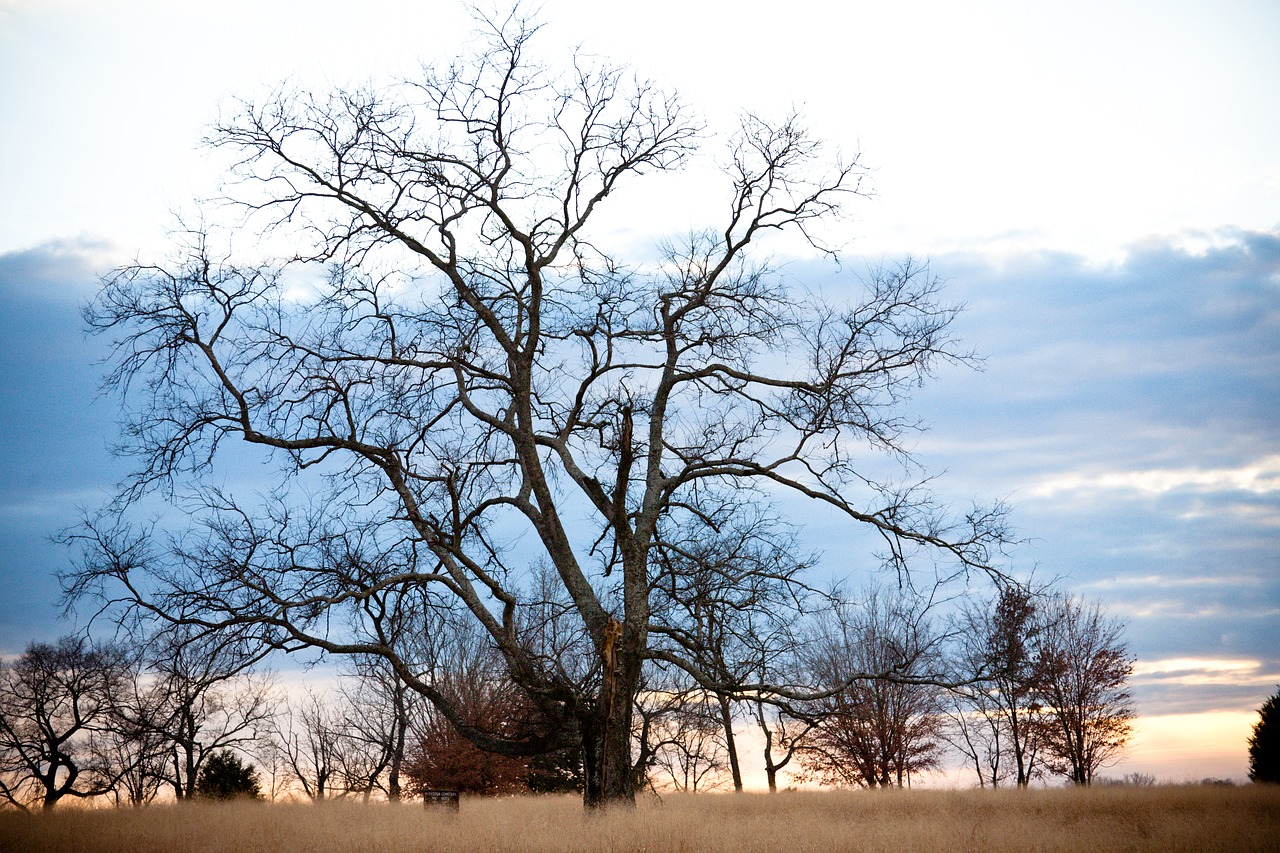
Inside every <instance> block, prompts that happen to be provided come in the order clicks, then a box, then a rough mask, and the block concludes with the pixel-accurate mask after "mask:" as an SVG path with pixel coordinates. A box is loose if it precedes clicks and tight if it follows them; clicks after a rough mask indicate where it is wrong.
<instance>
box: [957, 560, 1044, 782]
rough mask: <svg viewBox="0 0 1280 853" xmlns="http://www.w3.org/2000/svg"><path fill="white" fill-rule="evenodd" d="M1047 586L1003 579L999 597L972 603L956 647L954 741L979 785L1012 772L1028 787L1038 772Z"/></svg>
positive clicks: (1041, 735)
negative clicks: (1042, 615)
mask: <svg viewBox="0 0 1280 853" xmlns="http://www.w3.org/2000/svg"><path fill="white" fill-rule="evenodd" d="M1044 595H1045V593H1044V591H1043V590H1041V591H1036V590H1033V589H1031V588H1030V587H1028V586H1025V585H1017V584H1013V583H1004V584H1001V586H1000V588H999V592H998V593H997V595H996V597H995V598H993V599H990V600H987V601H982V602H978V603H973V604H970V605H969V606H967V607H966V608H965V609H964V610H963V612H962V613H961V616H960V624H959V627H958V630H957V632H956V635H957V637H958V643H957V644H956V646H957V647H956V650H955V653H954V661H953V666H954V667H955V669H956V673H955V676H954V677H955V680H956V681H957V682H964V683H966V686H964V687H963V688H960V689H958V690H957V691H954V692H953V694H952V697H951V702H952V705H953V708H954V713H953V714H952V721H953V724H954V726H953V730H952V732H953V736H952V737H951V741H952V743H953V744H955V745H956V746H957V748H959V749H960V751H961V752H962V753H964V754H965V755H966V756H967V758H968V760H969V761H970V762H972V764H973V767H974V771H975V772H976V774H977V778H978V782H979V784H980V785H982V786H984V787H985V786H986V785H990V786H991V787H997V786H999V785H1000V783H1001V782H1002V781H1004V780H1005V779H1006V778H1007V777H1010V776H1012V778H1013V780H1014V782H1015V784H1016V785H1017V786H1018V787H1026V786H1027V785H1028V784H1030V782H1031V780H1032V779H1034V778H1035V777H1036V776H1037V774H1038V773H1039V772H1040V761H1041V759H1042V758H1043V755H1042V752H1041V746H1042V744H1043V741H1044V731H1045V721H1044V714H1043V711H1044V706H1043V704H1042V700H1041V697H1040V694H1039V692H1038V691H1037V683H1038V681H1039V678H1040V673H1039V666H1040V661H1039V659H1038V656H1037V653H1036V648H1037V641H1038V635H1039V632H1040V631H1041V630H1042V628H1043V625H1044V624H1045V623H1044V620H1043V619H1041V618H1040V614H1039V613H1038V608H1039V607H1040V606H1041V603H1042V602H1043V601H1044V600H1045V599H1044Z"/></svg>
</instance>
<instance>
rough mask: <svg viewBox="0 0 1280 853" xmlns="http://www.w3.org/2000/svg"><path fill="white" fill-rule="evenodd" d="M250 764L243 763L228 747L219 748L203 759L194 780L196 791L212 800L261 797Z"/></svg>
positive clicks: (256, 778)
mask: <svg viewBox="0 0 1280 853" xmlns="http://www.w3.org/2000/svg"><path fill="white" fill-rule="evenodd" d="M253 770H254V768H253V765H252V764H245V763H243V762H242V761H241V760H240V757H239V756H238V755H236V754H235V753H234V752H232V751H231V750H229V749H224V750H220V751H219V752H215V753H214V754H213V755H211V756H209V758H208V759H207V760H206V761H205V763H204V767H202V768H200V777H199V779H198V780H197V781H196V792H197V793H198V794H200V796H202V797H209V798H210V799H214V800H233V799H237V798H241V797H243V798H246V799H250V800H260V799H262V794H261V793H260V792H259V791H258V776H257V774H256V773H254V772H253Z"/></svg>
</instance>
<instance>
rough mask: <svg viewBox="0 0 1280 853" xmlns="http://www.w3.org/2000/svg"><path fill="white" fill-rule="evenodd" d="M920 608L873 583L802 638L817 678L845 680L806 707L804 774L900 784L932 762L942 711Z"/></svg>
mask: <svg viewBox="0 0 1280 853" xmlns="http://www.w3.org/2000/svg"><path fill="white" fill-rule="evenodd" d="M928 612H929V603H928V602H926V601H921V600H918V599H916V598H915V597H914V596H912V595H911V594H910V593H908V592H906V591H903V592H901V593H897V594H894V593H889V592H886V591H884V590H883V589H880V588H877V587H874V586H873V587H870V588H869V589H868V591H867V592H866V594H865V601H864V602H863V603H862V606H861V607H860V608H859V609H857V610H852V609H849V608H845V607H839V608H837V610H836V611H835V614H834V616H833V618H831V619H830V620H829V621H828V622H827V623H826V624H824V625H823V627H822V628H821V629H820V632H819V633H818V635H817V636H815V637H814V638H813V640H812V641H811V642H810V644H809V647H808V649H807V654H808V656H809V658H810V660H809V666H810V667H811V669H812V671H813V672H814V674H815V677H816V678H817V679H818V681H819V683H820V684H824V685H831V686H832V687H833V688H840V686H841V685H845V686H844V687H843V688H841V689H838V690H837V691H836V692H834V693H833V695H831V696H829V697H827V698H825V699H821V700H819V701H817V702H813V703H811V704H810V705H809V706H808V707H807V708H806V710H807V712H808V715H810V716H812V717H813V718H815V719H817V720H818V721H819V723H818V725H817V727H816V728H814V730H813V731H812V732H810V733H809V735H808V738H807V741H806V743H805V745H804V746H803V747H802V748H801V755H802V761H803V762H804V766H805V773H804V775H805V776H806V777H807V778H810V779H816V780H818V781H820V782H822V783H824V784H834V785H857V786H863V787H868V788H876V787H884V788H888V787H894V786H897V787H904V786H906V785H909V784H910V777H911V774H912V773H914V772H917V771H920V770H928V769H930V768H933V767H936V766H937V764H938V760H939V758H940V757H941V752H942V728H943V720H944V718H943V715H942V706H941V699H940V695H939V688H938V687H936V686H935V684H936V683H937V681H938V680H939V678H938V676H937V675H936V674H935V673H932V672H931V668H932V667H933V665H934V663H935V662H934V661H932V660H931V657H932V653H933V650H934V647H935V644H936V642H937V641H936V638H935V637H934V636H933V632H932V629H931V627H930V625H929V622H928Z"/></svg>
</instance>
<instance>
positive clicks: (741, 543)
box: [651, 502, 815, 791]
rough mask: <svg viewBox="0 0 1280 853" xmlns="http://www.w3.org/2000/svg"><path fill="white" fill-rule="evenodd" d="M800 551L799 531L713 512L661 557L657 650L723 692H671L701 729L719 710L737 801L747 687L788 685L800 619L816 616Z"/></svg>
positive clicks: (727, 509)
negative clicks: (740, 714) (688, 664)
mask: <svg viewBox="0 0 1280 853" xmlns="http://www.w3.org/2000/svg"><path fill="white" fill-rule="evenodd" d="M798 551H799V547H798V544H797V539H796V536H795V534H794V531H792V530H790V529H789V528H787V527H786V526H784V525H783V524H782V523H781V522H780V520H779V519H777V518H776V517H774V516H772V515H770V514H767V513H762V512H761V511H760V507H759V506H758V505H757V504H755V503H751V502H747V503H735V502H726V503H724V504H722V505H721V506H719V507H716V508H714V509H713V510H712V509H710V508H708V510H707V511H706V512H705V513H704V515H703V516H702V517H701V518H700V519H699V521H698V523H697V524H696V525H690V526H689V528H688V529H687V530H684V531H672V533H670V534H668V536H667V537H666V538H665V539H664V540H663V541H661V542H660V543H659V544H658V546H657V547H656V548H655V549H654V556H653V558H652V565H653V573H654V580H653V583H652V590H653V592H652V596H651V602H652V603H651V606H652V609H653V613H654V615H655V617H656V618H655V619H654V622H655V625H660V626H661V627H655V628H654V631H653V633H654V635H655V636H654V637H653V640H652V642H653V645H654V647H655V649H664V648H669V649H672V650H673V651H674V653H675V654H678V655H680V656H682V657H685V658H687V659H690V660H692V661H695V662H696V663H697V665H698V668H699V669H700V670H701V671H702V672H705V673H709V674H712V675H713V676H714V678H715V681H716V683H717V684H718V685H719V686H718V687H717V688H715V689H712V690H710V691H707V690H705V689H704V688H701V687H700V685H699V684H698V683H697V682H693V683H692V684H690V685H689V686H688V687H687V688H685V689H684V690H676V691H668V692H669V693H671V694H672V695H679V696H685V697H687V698H686V701H684V702H682V703H680V704H681V706H682V707H683V706H687V705H689V703H690V701H693V703H694V704H695V705H699V707H696V708H693V709H692V711H690V710H687V709H686V710H685V711H683V712H682V713H684V715H685V716H687V717H689V718H690V719H691V720H697V721H699V725H700V724H701V723H700V721H701V720H702V718H703V717H705V715H706V709H705V708H702V707H700V705H702V704H705V703H706V702H707V701H711V702H712V703H713V705H714V709H715V712H716V715H717V718H718V719H719V721H720V726H721V729H722V735H721V738H720V745H721V746H722V748H723V751H724V753H725V759H727V762H728V766H729V773H730V778H731V779H732V782H733V788H734V790H735V791H741V790H742V789H743V779H742V769H741V764H740V761H739V756H738V746H737V739H736V737H735V735H734V722H735V720H736V719H737V716H736V714H735V700H737V699H740V698H742V691H741V685H744V684H749V683H756V684H761V683H779V682H778V680H777V679H776V678H775V676H776V675H778V674H779V672H780V669H781V662H782V661H783V660H786V659H788V658H791V657H793V656H794V652H795V646H796V644H797V642H798V640H797V635H796V633H795V631H794V629H795V627H796V624H795V623H796V620H797V617H798V616H800V615H801V614H804V613H806V612H808V611H809V610H811V609H812V607H811V606H810V599H812V598H814V597H815V595H814V594H813V592H812V591H811V590H810V589H809V588H808V587H807V585H806V584H805V582H804V573H805V571H806V570H807V568H808V561H806V560H800V559H797V556H796V554H797V552H798ZM682 673H683V671H682ZM684 674H685V675H686V677H687V673H684ZM792 683H794V682H792ZM758 698H759V697H758V696H757V700H758ZM757 704H758V702H757ZM685 728H687V729H689V731H693V730H695V729H696V727H693V728H690V727H688V726H686V727H685ZM702 740H703V741H704V742H705V743H708V744H709V743H710V741H709V740H706V739H705V738H703V739H702Z"/></svg>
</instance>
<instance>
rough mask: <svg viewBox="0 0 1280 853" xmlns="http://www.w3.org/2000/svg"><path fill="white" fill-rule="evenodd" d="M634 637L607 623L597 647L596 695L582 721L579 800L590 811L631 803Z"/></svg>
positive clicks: (635, 670)
mask: <svg viewBox="0 0 1280 853" xmlns="http://www.w3.org/2000/svg"><path fill="white" fill-rule="evenodd" d="M635 645H636V640H635V638H626V637H624V635H623V630H622V623H620V622H617V621H611V622H610V624H609V627H608V629H606V632H605V640H604V643H603V645H602V649H601V664H602V667H601V672H602V678H601V683H600V696H599V698H598V699H597V700H596V704H595V707H594V708H593V709H592V711H593V712H592V713H589V714H588V715H587V718H586V719H585V720H583V721H581V726H582V763H583V768H582V769H583V777H584V780H585V785H584V787H583V793H582V798H583V803H584V804H585V805H586V807H587V808H588V809H597V808H600V807H603V806H615V805H625V806H634V805H635V802H636V780H635V768H634V765H633V764H632V760H631V709H632V706H633V705H634V700H635V695H636V690H637V689H638V687H639V684H640V655H639V653H638V650H637V649H635V648H634V646H635Z"/></svg>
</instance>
